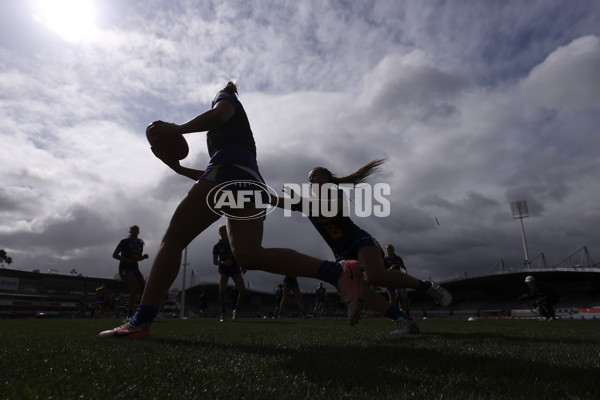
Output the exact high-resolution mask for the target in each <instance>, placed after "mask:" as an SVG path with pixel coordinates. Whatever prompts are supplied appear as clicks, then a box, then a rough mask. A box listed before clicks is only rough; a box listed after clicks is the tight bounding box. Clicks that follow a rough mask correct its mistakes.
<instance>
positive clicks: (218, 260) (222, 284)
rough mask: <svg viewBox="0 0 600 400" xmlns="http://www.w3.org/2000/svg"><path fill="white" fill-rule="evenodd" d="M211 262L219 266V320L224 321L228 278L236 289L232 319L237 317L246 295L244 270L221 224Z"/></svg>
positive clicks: (225, 229)
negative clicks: (234, 254)
mask: <svg viewBox="0 0 600 400" xmlns="http://www.w3.org/2000/svg"><path fill="white" fill-rule="evenodd" d="M213 264H214V265H218V266H219V299H220V300H221V318H220V321H221V322H223V321H225V311H226V310H227V282H229V278H231V279H232V280H233V283H235V287H236V289H237V292H238V294H237V298H236V299H235V302H236V303H235V305H234V307H233V318H232V319H233V320H234V321H235V320H237V319H238V312H239V309H240V306H241V305H242V304H243V303H244V297H245V296H246V288H245V287H244V278H242V273H245V272H246V271H245V270H242V269H241V268H240V265H239V264H238V262H237V261H236V259H235V257H234V256H233V252H232V251H231V246H230V245H229V239H227V227H226V226H225V225H221V226H220V227H219V241H218V242H217V244H215V246H214V247H213Z"/></svg>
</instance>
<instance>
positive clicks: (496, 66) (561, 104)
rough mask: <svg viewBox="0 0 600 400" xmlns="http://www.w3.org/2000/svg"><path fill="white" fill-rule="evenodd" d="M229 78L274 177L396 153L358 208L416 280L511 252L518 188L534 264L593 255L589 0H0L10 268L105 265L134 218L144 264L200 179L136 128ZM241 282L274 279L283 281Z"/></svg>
mask: <svg viewBox="0 0 600 400" xmlns="http://www.w3.org/2000/svg"><path fill="white" fill-rule="evenodd" d="M49 4H51V6H49ZM231 79H237V82H238V86H239V90H240V100H241V101H242V102H243V104H244V106H245V108H246V111H247V113H248V115H249V118H250V122H251V124H252V129H253V131H254V134H255V138H256V142H257V146H258V157H259V164H260V167H261V172H262V174H263V176H264V178H265V179H266V181H267V184H269V186H271V187H273V188H281V187H282V186H283V184H284V183H304V182H306V181H307V173H308V171H309V170H310V168H312V167H314V166H325V167H328V168H329V169H330V170H332V171H333V172H334V173H336V174H338V175H345V174H348V173H350V172H352V171H354V170H355V169H357V168H358V167H360V166H361V165H363V164H365V163H367V162H369V161H371V160H373V159H376V158H382V157H385V158H388V161H387V163H386V164H385V165H384V167H383V169H382V171H381V172H380V173H379V174H377V175H375V176H373V177H372V179H371V182H372V183H378V182H381V183H388V184H389V185H390V187H391V193H390V195H389V196H388V198H389V200H390V204H391V215H390V216H389V217H387V218H379V217H375V216H371V217H369V218H355V222H357V223H358V224H359V225H360V226H361V227H363V228H364V229H365V230H367V231H368V232H370V233H371V234H372V235H373V236H375V237H376V238H377V239H378V240H379V242H381V243H382V244H386V243H392V244H394V245H395V247H396V250H397V253H398V254H400V255H401V256H402V257H403V258H404V260H405V263H406V264H407V266H408V269H409V272H410V273H412V274H413V275H415V276H417V277H423V278H429V277H432V278H433V279H436V280H441V281H443V280H445V279H448V278H450V277H453V276H456V275H464V274H465V273H466V274H468V275H475V274H484V273H487V272H488V271H490V270H493V269H494V268H497V265H499V262H500V260H504V263H505V265H507V266H519V265H522V264H523V261H524V249H523V244H522V239H521V227H520V224H519V220H515V219H513V218H512V215H511V208H510V203H511V202H512V201H515V200H527V202H528V206H529V213H530V216H529V218H526V219H524V221H523V222H524V225H525V232H526V235H527V241H528V250H529V255H530V259H535V258H536V257H537V256H538V255H539V254H541V253H543V254H544V255H545V258H546V260H547V261H548V263H549V264H550V265H554V264H557V263H559V262H560V261H562V260H563V259H564V258H566V257H568V256H569V255H571V254H572V253H575V252H577V251H578V250H579V249H581V248H582V247H583V246H586V247H587V248H588V250H589V251H590V253H591V256H592V258H594V257H595V258H596V259H600V231H599V229H598V226H600V206H599V202H598V199H599V198H600V179H599V178H598V177H599V176H600V157H599V154H600V134H599V132H598V131H599V127H600V3H598V2H596V1H593V0H590V1H585V0H581V1H576V2H574V1H570V0H566V1H547V0H543V1H505V0H502V1H461V0H457V1H427V2H423V1H416V0H415V1H399V0H390V1H360V2H352V1H341V0H340V1H317V0H314V1H308V0H299V1H293V2H292V1H290V2H282V1H270V0H265V1H248V0H235V1H233V0H232V1H223V0H221V1H212V0H205V1H196V0H193V1H192V0H189V1H171V0H147V1H133V0H87V1H86V0H74V1H67V0H63V1H60V0H47V1H43V0H3V1H1V2H0V116H1V118H2V123H1V128H0V138H1V140H2V142H1V146H0V148H1V154H2V157H1V164H0V165H1V167H0V168H1V174H0V248H3V249H5V250H6V251H7V252H8V255H9V256H11V257H12V258H13V263H12V264H11V268H16V269H21V270H25V271H31V270H33V269H39V270H41V271H43V272H45V271H48V270H50V269H55V270H58V271H59V273H64V274H68V273H69V272H70V271H71V270H72V269H76V270H77V271H78V272H80V273H82V274H83V275H86V276H94V277H106V278H112V277H113V276H114V275H115V274H116V272H117V269H118V262H117V261H116V260H114V259H112V258H111V255H112V252H113V250H114V248H115V246H116V245H117V243H118V242H119V240H120V239H122V238H123V237H125V236H126V231H127V228H128V226H130V225H132V224H138V225H139V226H140V228H141V234H140V236H141V237H142V238H143V239H144V240H145V242H146V250H147V252H148V253H149V255H150V260H147V261H144V262H143V263H141V269H142V272H143V273H144V274H147V273H148V272H149V269H150V264H151V261H152V258H153V256H154V254H155V253H156V249H157V246H158V243H159V240H160V237H161V235H162V233H163V231H164V229H165V228H166V226H167V224H168V221H169V219H170V216H171V214H172V212H173V210H174V209H175V207H176V206H177V204H178V202H179V201H180V200H181V198H182V197H183V196H184V195H185V193H186V192H187V191H188V190H189V188H190V187H191V186H192V185H193V182H192V181H191V180H189V179H187V178H184V177H181V176H178V175H176V174H174V173H173V172H172V171H171V170H169V169H168V168H167V167H166V166H164V165H163V164H162V163H161V162H160V161H159V160H157V159H156V158H155V157H154V156H153V155H152V153H151V152H150V149H149V146H148V144H147V142H146V138H145V133H144V132H145V128H146V126H147V125H148V123H149V122H151V121H153V120H156V119H162V120H165V121H172V122H176V123H182V122H185V121H187V120H189V119H191V118H193V117H194V116H196V115H198V114H200V113H202V112H204V111H205V110H207V109H208V108H209V107H210V101H211V99H212V97H213V96H214V94H215V92H216V91H217V90H218V89H220V88H222V87H223V86H224V84H225V83H226V82H227V81H228V80H231ZM204 135H205V134H204V133H197V134H192V135H187V137H186V138H187V139H188V142H189V144H190V147H191V152H190V155H189V156H188V158H187V159H186V160H184V161H183V162H182V164H183V165H186V166H190V167H195V168H198V169H204V166H205V165H206V163H207V161H208V156H207V151H206V146H205V137H204ZM436 218H437V221H439V225H438V223H437V222H436ZM265 231H266V232H265V238H264V243H263V244H264V246H265V247H292V248H295V249H297V250H300V251H303V252H306V253H308V254H311V255H314V256H318V257H322V258H328V259H331V258H332V254H331V252H330V250H329V249H328V248H327V247H326V245H325V244H324V242H323V241H322V239H321V238H320V236H318V234H317V233H316V230H314V228H313V227H312V225H311V224H310V223H309V222H308V220H306V218H303V217H302V216H300V215H297V216H293V217H292V218H286V217H284V216H283V213H282V212H281V211H280V210H275V211H274V212H272V213H271V214H270V215H269V217H268V219H267V222H266V227H265ZM217 238H218V236H217V225H216V224H215V225H214V226H213V227H211V229H209V230H208V231H206V232H205V233H203V234H202V235H201V236H199V237H198V238H197V239H196V240H195V241H194V242H193V243H192V245H190V247H189V248H188V261H189V263H190V266H191V267H192V268H193V269H194V270H195V271H196V272H197V274H198V275H199V277H198V278H196V279H197V281H204V282H216V281H217V271H216V267H214V266H213V265H212V254H211V252H212V246H213V245H214V243H215V242H216V240H217ZM538 259H539V258H538ZM188 279H189V278H188ZM246 279H248V280H250V281H251V283H252V285H253V286H254V287H255V288H257V289H260V290H268V291H270V290H272V288H273V286H274V285H275V284H276V283H278V282H279V281H280V280H281V277H279V276H275V275H270V274H267V273H263V272H255V271H251V272H248V274H246ZM177 282H179V280H178V281H177ZM316 284H317V282H316V281H314V280H310V279H303V280H301V286H302V289H304V290H313V289H314V287H315V286H316Z"/></svg>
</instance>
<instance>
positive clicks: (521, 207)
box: [510, 200, 531, 268]
mask: <svg viewBox="0 0 600 400" xmlns="http://www.w3.org/2000/svg"><path fill="white" fill-rule="evenodd" d="M510 208H511V210H512V216H513V219H519V220H520V221H521V236H522V238H523V249H525V265H527V268H531V263H530V262H529V253H528V252H527V238H526V237H525V227H524V226H523V218H527V217H529V210H528V209H527V200H517V201H513V202H511V203H510Z"/></svg>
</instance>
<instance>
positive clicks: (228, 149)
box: [201, 91, 264, 183]
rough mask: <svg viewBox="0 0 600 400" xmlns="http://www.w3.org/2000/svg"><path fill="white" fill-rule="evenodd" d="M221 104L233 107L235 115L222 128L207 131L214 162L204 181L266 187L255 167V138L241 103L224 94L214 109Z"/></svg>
mask: <svg viewBox="0 0 600 400" xmlns="http://www.w3.org/2000/svg"><path fill="white" fill-rule="evenodd" d="M219 101H227V102H228V103H230V104H232V105H233V106H234V107H235V112H234V114H233V116H232V117H231V118H230V119H229V121H227V123H225V124H224V125H223V126H220V127H219V128H215V129H211V130H209V131H208V133H207V135H206V141H207V146H208V154H209V155H210V157H211V158H210V162H209V164H208V166H207V167H206V171H205V173H204V175H203V176H202V178H206V179H210V180H215V181H217V182H218V183H222V182H227V181H233V180H252V181H258V182H261V183H264V179H263V178H262V176H261V175H260V172H259V170H258V164H257V163H256V144H255V142H254V136H253V134H252V130H251V129H250V122H249V121H248V117H247V115H246V111H245V110H244V107H243V106H242V103H240V101H239V100H238V99H237V97H236V96H235V95H234V94H229V93H227V92H225V91H221V92H219V93H217V95H216V96H215V98H214V100H213V102H212V107H213V108H214V107H215V105H216V104H217V103H218V102H219ZM202 178H201V179H202Z"/></svg>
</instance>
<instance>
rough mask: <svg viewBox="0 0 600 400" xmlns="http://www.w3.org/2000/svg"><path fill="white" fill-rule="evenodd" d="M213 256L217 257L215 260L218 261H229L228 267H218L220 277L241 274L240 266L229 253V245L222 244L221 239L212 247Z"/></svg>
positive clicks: (231, 253)
mask: <svg viewBox="0 0 600 400" xmlns="http://www.w3.org/2000/svg"><path fill="white" fill-rule="evenodd" d="M213 255H214V256H217V260H219V261H223V262H224V261H227V260H229V259H231V265H230V266H219V274H221V275H229V276H234V275H238V274H241V273H242V270H241V268H240V265H239V264H238V262H237V260H236V259H235V257H234V256H233V252H232V251H231V246H229V244H227V243H225V242H223V241H222V240H221V239H219V241H218V242H217V244H215V245H214V247H213Z"/></svg>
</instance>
